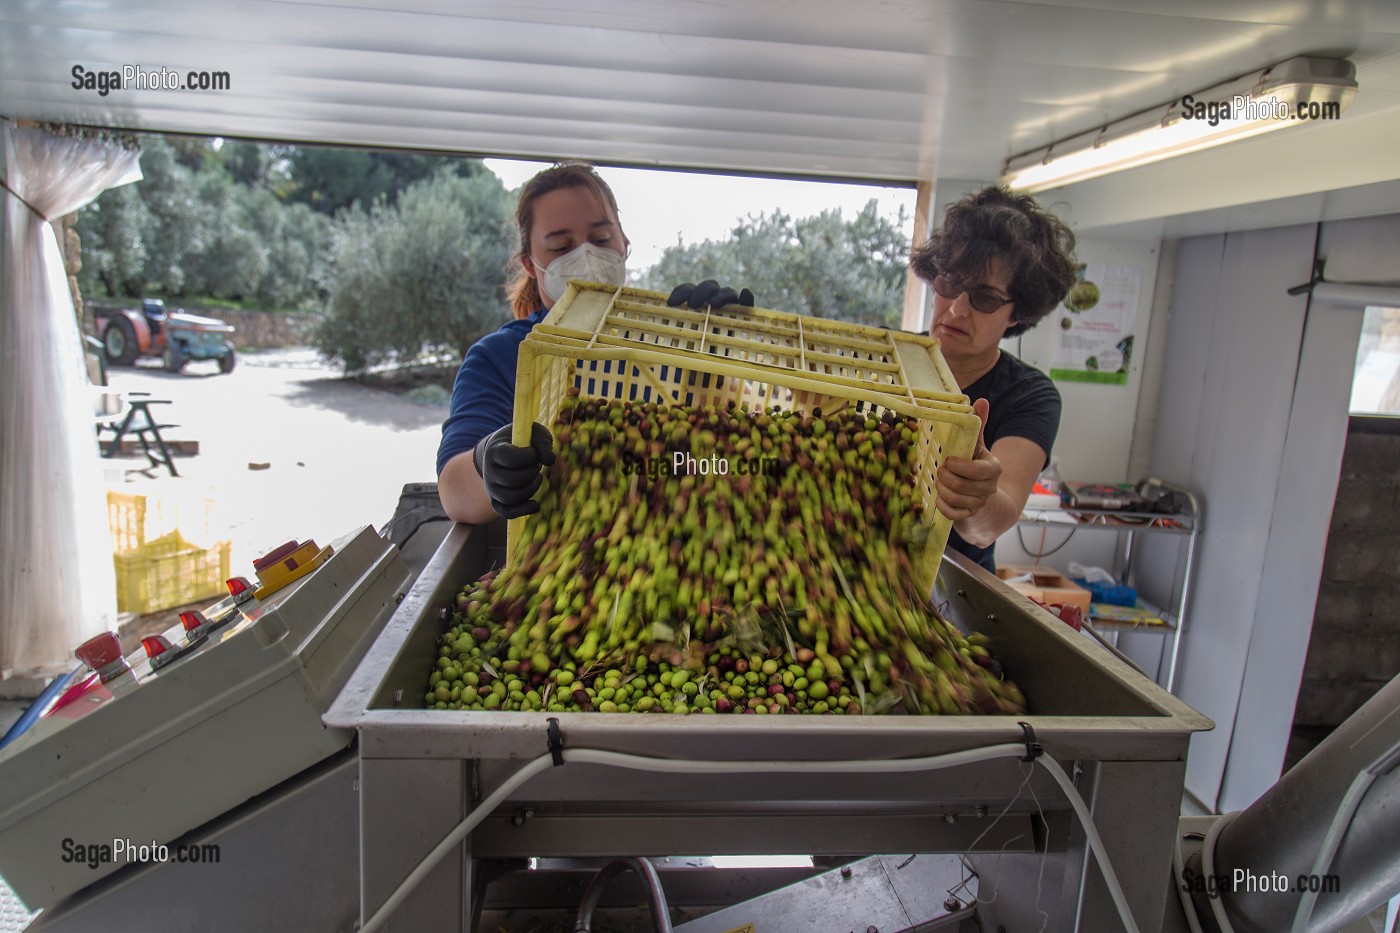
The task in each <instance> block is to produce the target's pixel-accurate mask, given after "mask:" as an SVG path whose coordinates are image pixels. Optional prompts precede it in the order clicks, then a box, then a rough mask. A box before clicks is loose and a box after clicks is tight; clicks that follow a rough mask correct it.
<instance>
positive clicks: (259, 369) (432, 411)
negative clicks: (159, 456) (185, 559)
mask: <svg viewBox="0 0 1400 933" xmlns="http://www.w3.org/2000/svg"><path fill="white" fill-rule="evenodd" d="M108 382H109V384H110V387H111V388H112V389H114V390H116V391H122V392H131V391H141V392H149V393H151V396H152V397H153V398H157V399H169V400H170V404H168V405H160V406H156V412H157V413H158V415H159V417H160V419H161V420H162V421H163V422H166V423H172V424H176V425H178V427H173V428H169V429H167V430H166V431H164V432H163V434H164V436H165V437H166V439H167V440H194V441H198V442H199V454H198V455H197V456H193V457H177V458H176V459H175V465H176V468H177V469H178V470H179V471H180V475H179V476H178V477H172V476H170V475H169V474H168V473H167V472H166V471H165V470H164V469H163V468H162V469H157V470H151V471H149V476H148V475H144V474H143V473H141V472H139V471H138V470H137V469H136V468H137V467H144V466H146V461H145V459H144V458H137V459H131V458H118V459H112V460H108V461H105V463H106V464H107V466H108V470H107V480H108V487H109V488H110V489H115V490H118V491H121V492H127V493H138V494H141V495H144V496H146V497H147V513H148V531H149V534H151V535H158V534H161V533H163V532H165V531H168V530H170V529H171V528H173V527H179V528H180V530H181V532H182V533H183V534H184V535H185V537H186V538H188V539H190V540H191V541H193V542H195V543H197V544H202V545H208V544H212V543H213V542H214V541H219V540H229V541H232V543H233V547H232V568H233V573H234V574H237V575H244V576H249V577H251V576H252V561H253V559H254V558H255V557H258V556H259V555H261V554H263V553H266V552H267V551H269V550H271V549H272V548H274V547H276V546H277V545H279V544H281V543H282V542H284V541H286V540H288V539H290V538H297V539H298V540H305V539H307V538H314V539H315V540H316V541H317V543H319V544H326V543H329V542H330V541H331V540H333V539H335V538H338V537H341V536H342V535H344V534H347V533H349V532H351V531H353V530H355V529H356V528H358V527H360V526H362V525H373V526H375V527H376V528H379V527H382V526H383V525H384V524H385V523H386V522H388V520H389V519H390V517H392V515H393V513H394V507H395V505H396V504H397V502H398V499H399V493H400V491H401V490H402V488H403V486H404V484H405V483H411V482H425V481H432V480H434V479H436V476H435V475H434V464H435V457H436V454H437V445H438V438H439V436H440V430H441V424H442V420H443V418H444V417H446V409H445V408H442V407H437V406H432V405H423V404H415V403H414V402H413V401H412V400H410V399H409V398H407V397H405V396H403V395H398V394H395V393H393V392H389V391H386V390H383V389H375V388H369V387H366V386H362V385H359V384H357V383H354V382H348V381H344V380H341V379H339V378H338V377H337V374H336V371H335V370H333V369H332V368H330V367H328V366H326V365H325V364H323V363H322V362H320V359H319V357H318V356H317V355H316V353H315V352H314V351H312V350H308V349H302V348H289V349H283V350H264V351H250V352H248V353H246V354H242V355H240V357H239V360H238V365H237V367H236V368H235V369H234V371H233V372H231V373H229V374H227V375H224V374H221V373H220V372H219V370H218V366H217V364H216V363H215V362H213V361H200V362H194V363H191V364H189V366H188V367H187V368H186V370H185V371H184V372H183V373H178V374H175V373H167V372H165V371H164V370H163V369H160V368H158V365H157V364H156V361H151V362H149V363H148V362H146V361H142V364H141V365H139V366H137V367H136V368H134V369H133V368H118V367H114V368H112V369H111V370H109V373H108Z"/></svg>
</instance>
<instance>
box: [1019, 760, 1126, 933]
mask: <svg viewBox="0 0 1400 933" xmlns="http://www.w3.org/2000/svg"><path fill="white" fill-rule="evenodd" d="M1035 761H1036V764H1038V765H1041V766H1042V767H1044V768H1045V770H1047V771H1049V772H1050V776H1051V777H1053V778H1054V779H1055V780H1056V781H1057V782H1058V783H1059V785H1060V787H1061V788H1062V789H1063V790H1064V792H1065V796H1067V797H1068V798H1069V805H1070V806H1071V807H1074V812H1075V813H1077V814H1078V815H1079V822H1080V823H1082V824H1083V826H1084V833H1085V835H1087V836H1088V837H1089V848H1091V849H1092V850H1093V851H1094V857H1095V858H1097V859H1098V860H1099V871H1100V872H1102V873H1103V880H1104V882H1105V883H1106V884H1107V885H1108V893H1109V894H1111V895H1112V896H1113V905H1114V906H1115V907H1117V908H1118V916H1119V917H1120V918H1121V919H1122V921H1123V929H1124V930H1126V931H1127V933H1138V925H1137V921H1135V920H1134V919H1133V914H1132V911H1130V910H1129V909H1128V898H1127V896H1126V895H1125V894H1124V893H1123V886H1122V885H1120V884H1119V883H1118V875H1117V873H1116V872H1114V870H1113V864H1112V863H1111V862H1109V860H1108V850H1107V849H1105V848H1104V847H1103V839H1101V838H1099V830H1098V827H1097V826H1095V825H1094V818H1093V817H1092V816H1090V815H1089V806H1088V804H1086V803H1085V802H1084V798H1083V797H1081V796H1079V791H1077V790H1075V787H1074V782H1073V781H1071V780H1070V779H1069V775H1068V774H1065V769H1064V768H1061V767H1060V763H1059V762H1058V761H1056V760H1055V759H1053V758H1051V757H1050V756H1049V755H1041V756H1040V757H1039V758H1037V759H1036V760H1035Z"/></svg>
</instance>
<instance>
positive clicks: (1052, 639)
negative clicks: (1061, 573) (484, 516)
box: [325, 524, 1212, 931]
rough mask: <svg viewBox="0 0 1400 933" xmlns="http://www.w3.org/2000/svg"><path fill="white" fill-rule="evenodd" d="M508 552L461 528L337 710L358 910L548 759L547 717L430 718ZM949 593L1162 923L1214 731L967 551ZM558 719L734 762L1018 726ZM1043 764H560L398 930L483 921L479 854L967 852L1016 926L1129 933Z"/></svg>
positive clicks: (581, 738) (947, 607)
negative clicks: (444, 635) (1167, 881)
mask: <svg viewBox="0 0 1400 933" xmlns="http://www.w3.org/2000/svg"><path fill="white" fill-rule="evenodd" d="M504 544H505V537H504V529H503V527H502V526H500V525H499V524H498V525H493V526H489V527H486V528H470V527H468V526H464V525H458V526H456V527H455V528H454V529H453V530H452V531H451V532H450V533H449V534H448V536H447V538H446V539H445V540H444V541H443V543H442V545H441V547H440V548H439V549H438V551H437V553H436V554H435V555H434V557H433V558H432V560H431V561H430V562H429V564H428V565H427V567H425V568H424V570H423V572H422V574H421V575H420V576H419V578H418V580H417V582H416V583H415V585H414V586H413V588H412V589H411V590H410V592H409V593H408V595H407V596H406V597H405V599H404V601H403V603H402V604H401V605H400V607H399V609H398V611H397V612H396V613H395V615H394V617H393V618H392V619H391V620H390V621H389V624H388V625H387V626H386V627H385V629H384V631H383V632H382V634H381V635H380V637H379V639H378V640H377V641H376V643H375V644H374V645H373V646H372V647H371V648H370V650H369V652H368V653H367V655H366V656H365V659H364V660H363V662H362V663H361V664H360V666H359V668H358V669H357V670H356V672H355V673H354V674H353V675H352V677H351V679H350V681H349V682H348V683H347V685H346V688H345V690H344V691H343V692H342V693H341V695H340V696H339V697H338V698H337V700H336V702H335V704H334V705H333V706H332V708H331V710H330V712H329V713H327V715H326V717H325V722H326V724H327V725H329V726H332V727H335V728H354V729H357V730H358V731H359V737H360V739H359V742H360V744H359V747H360V794H361V797H360V801H361V820H360V826H361V831H360V897H361V911H362V918H361V919H362V920H364V919H367V918H368V917H370V916H372V915H373V914H374V912H375V911H376V910H377V908H378V907H379V906H380V905H382V904H383V903H384V902H385V900H386V899H387V898H388V896H389V895H390V894H391V893H392V891H393V890H394V889H395V888H396V887H397V886H398V884H399V883H400V882H401V881H402V880H403V879H404V878H405V877H406V876H407V875H408V873H409V872H410V871H411V870H412V869H413V868H415V867H416V866H417V865H418V864H419V862H420V861H421V860H422V859H423V857H424V856H425V855H426V854H427V853H428V852H429V851H430V850H431V849H432V848H433V847H434V846H435V845H436V844H437V843H438V842H439V841H440V840H441V839H442V837H443V836H445V835H446V834H447V833H448V831H449V830H450V829H451V828H452V827H453V826H455V825H456V824H457V823H458V822H459V821H460V820H461V819H462V818H463V817H464V816H465V815H466V814H467V813H468V812H469V811H470V810H471V808H472V807H473V806H475V804H476V803H477V802H478V801H479V800H481V799H482V797H483V796H484V795H485V794H486V793H489V792H490V791H491V790H492V789H494V788H495V787H497V786H499V785H500V783H501V782H502V781H503V780H504V779H506V778H507V777H508V776H509V775H510V774H512V773H514V772H515V771H516V770H518V769H519V768H520V767H521V766H522V764H523V763H524V762H525V761H528V760H530V759H533V758H535V757H536V756H538V755H540V754H542V753H543V752H545V751H546V748H547V740H546V728H547V725H546V723H547V719H548V716H547V715H546V714H542V713H526V712H498V711H486V712H468V711H452V710H427V709H423V708H422V699H421V698H422V694H423V690H424V678H425V677H426V672H427V671H428V670H429V668H430V666H431V664H432V660H433V658H434V657H435V656H436V648H437V639H438V635H439V633H440V632H441V631H442V630H443V628H444V621H445V619H446V618H447V617H448V615H449V613H450V609H449V607H450V606H451V605H452V604H453V600H454V598H455V596H456V594H457V592H458V591H459V590H460V588H461V587H462V585H463V584H465V583H466V582H468V581H469V580H472V579H475V578H476V577H477V576H479V575H480V574H482V573H484V572H486V571H487V570H488V569H490V568H491V567H493V566H498V565H499V564H501V563H502V562H503V560H504V555H505V551H504ZM936 596H937V598H938V599H940V600H941V601H943V602H944V606H943V609H944V612H945V614H946V615H947V616H948V617H949V618H951V619H952V620H953V621H954V622H956V623H957V624H959V625H960V626H963V627H964V628H976V629H978V630H980V631H983V632H986V633H987V634H988V635H989V636H990V637H991V638H992V640H993V645H994V649H995V650H996V651H997V653H998V656H999V657H1000V658H1001V659H1002V661H1003V663H1004V664H1005V666H1006V668H1007V670H1008V671H1009V672H1011V673H1012V674H1013V675H1014V676H1015V678H1016V680H1017V682H1018V683H1019V684H1020V685H1021V687H1022V689H1023V690H1024V692H1025V693H1026V695H1027V697H1028V698H1029V699H1030V702H1031V704H1032V708H1033V709H1034V710H1036V712H1035V714H1034V715H1030V716H1026V717H1020V719H1021V720H1023V721H1025V722H1028V723H1030V724H1031V725H1032V726H1033V728H1034V730H1035V735H1036V737H1037V739H1038V740H1039V741H1040V742H1041V743H1043V745H1044V749H1045V753H1046V754H1048V755H1052V756H1054V757H1055V758H1056V759H1057V760H1059V761H1060V762H1061V763H1062V764H1063V765H1064V766H1065V767H1066V769H1067V770H1072V772H1073V773H1074V775H1075V776H1076V780H1077V783H1078V789H1079V791H1080V793H1081V794H1082V796H1084V798H1085V799H1086V800H1087V801H1088V802H1089V805H1090V807H1091V810H1092V813H1093V816H1094V819H1095V822H1096V823H1097V824H1098V827H1099V831H1100V833H1101V835H1102V836H1103V841H1104V844H1105V846H1106V848H1107V851H1108V852H1109V854H1110V858H1111V859H1112V860H1113V861H1114V862H1115V864H1117V865H1118V866H1120V867H1126V866H1129V865H1131V866H1132V868H1133V871H1131V872H1127V873H1125V874H1124V875H1123V876H1122V883H1123V887H1124V890H1125V893H1126V896H1127V900H1128V903H1129V905H1130V907H1131V909H1132V912H1133V914H1134V916H1135V917H1136V918H1137V919H1138V921H1139V923H1140V924H1141V925H1142V928H1143V929H1144V930H1150V929H1156V927H1157V925H1158V924H1159V923H1160V918H1161V917H1162V914H1163V908H1164V899H1165V897H1166V895H1167V888H1166V887H1165V886H1164V885H1163V884H1162V879H1163V878H1166V877H1169V873H1170V870H1171V857H1172V839H1173V834H1174V832H1175V830H1176V823H1177V815H1178V812H1179V807H1180V800H1181V792H1182V786H1183V781H1184V777H1185V759H1186V753H1187V747H1188V743H1189V739H1190V735H1191V733H1193V732H1196V731H1200V730H1204V729H1208V728H1210V727H1211V725H1212V724H1211V722H1210V721H1209V720H1208V719H1206V718H1205V717H1204V716H1202V715H1200V714H1199V713H1197V712H1196V711H1194V710H1192V709H1191V708H1190V707H1188V706H1186V705H1185V704H1184V703H1182V702H1181V701H1180V700H1178V699H1177V698H1175V697H1173V696H1172V695H1171V694H1169V693H1167V692H1166V691H1164V690H1162V689H1161V688H1160V687H1158V686H1157V685H1156V684H1153V683H1152V682H1151V681H1149V680H1148V679H1147V678H1145V677H1143V676H1142V675H1140V674H1138V673H1137V672H1135V671H1133V670H1132V669H1131V668H1129V667H1128V666H1127V665H1125V664H1123V663H1122V662H1121V661H1119V660H1117V659H1116V658H1113V657H1112V656H1111V655H1109V654H1108V653H1107V652H1105V651H1104V650H1103V649H1102V648H1100V647H1099V646H1097V645H1095V644H1093V643H1092V642H1090V641H1089V640H1087V639H1085V638H1084V637H1083V636H1082V635H1079V634H1077V633H1075V632H1074V631H1072V630H1071V629H1070V628H1068V627H1067V626H1065V625H1063V624H1062V623H1060V622H1059V621H1058V620H1056V619H1054V618H1053V617H1051V616H1049V615H1048V614H1046V613H1044V612H1043V611H1041V610H1039V609H1037V608H1036V607H1035V606H1034V604H1032V603H1030V602H1029V601H1028V600H1026V599H1024V598H1023V597H1021V596H1019V595H1018V594H1016V593H1015V592H1014V591H1012V590H1011V589H1010V588H1008V587H1006V586H1005V585H1004V584H1002V583H1001V582H1000V581H998V580H996V579H995V578H994V577H992V576H991V575H990V574H987V573H986V572H985V571H983V570H981V569H980V568H977V567H975V566H974V565H972V564H970V563H968V562H965V561H963V560H962V559H961V558H960V557H957V556H954V555H949V556H946V557H945V558H944V561H943V564H942V567H941V570H940V575H939V587H938V590H937V594H936ZM557 719H558V720H559V724H560V727H561V729H562V733H563V736H564V742H565V744H566V746H567V747H571V748H594V749H604V750H609V751H618V752H626V753H631V754H637V755H648V756H657V757H667V758H679V759H705V760H720V761H741V760H771V759H775V758H780V759H784V760H794V761H796V760H801V761H807V760H848V759H876V758H903V757H913V756H923V755H936V754H941V753H946V752H953V751H958V750H963V749H970V748H977V747H982V746H987V745H996V744H1004V743H1007V742H1013V741H1020V740H1021V739H1022V736H1023V732H1022V729H1021V728H1020V727H1019V726H1018V725H1017V721H1018V718H1017V717H1006V716H975V717H971V716H970V717H915V716H881V717H827V716H811V717H801V716H782V717H742V718H735V717H721V716H700V715H693V716H684V717H683V716H665V715H658V716H653V715H619V716H610V715H606V714H598V713H563V714H558V715H557ZM1029 767H1030V766H1028V765H1022V764H1019V763H1018V762H1016V761H1014V760H1009V759H1008V760H1003V761H994V762H987V763H984V764H979V765H969V766H961V767H958V768H955V769H952V770H947V771H939V772H937V773H935V774H860V775H851V774H831V773H812V774H810V775H808V774H787V775H774V776H772V777H771V778H769V777H762V778H760V777H758V776H754V775H749V776H743V777H740V776H736V777H735V778H733V779H731V780H722V779H720V780H717V779H716V778H715V777H713V776H708V775H697V776H695V777H694V778H690V777H687V776H686V775H666V776H664V777H662V776H658V775H648V774H642V773H640V772H633V771H627V770H622V769H616V768H609V767H603V766H599V765H588V764H578V763H575V764H566V765H565V766H564V767H562V768H556V769H553V770H551V771H548V772H546V773H544V774H541V775H540V776H539V777H537V778H536V779H535V780H533V781H532V782H531V783H529V784H527V785H525V786H524V787H522V788H521V790H520V792H519V793H518V794H517V795H516V796H515V797H513V798H512V799H511V800H510V801H509V802H508V803H507V804H506V805H505V806H502V807H501V808H499V809H498V810H497V812H495V813H493V814H492V815H491V816H490V817H488V818H487V819H486V820H485V822H484V823H482V824H481V826H479V827H478V828H477V829H476V831H475V832H474V833H473V834H472V835H471V836H469V837H468V838H467V839H466V841H465V842H464V843H463V844H462V845H461V846H459V847H457V849H456V850H454V851H453V852H452V853H451V854H450V855H449V856H448V857H447V858H446V859H444V860H443V861H442V862H441V863H439V864H438V866H437V867H436V868H435V869H434V870H433V871H432V872H431V873H430V874H429V875H428V876H427V877H426V878H425V879H424V881H423V882H422V883H421V884H420V886H419V887H418V888H417V890H416V891H415V892H414V893H413V895H412V896H411V897H410V898H409V899H408V900H407V901H405V903H404V904H403V905H402V906H401V907H400V908H399V910H398V911H397V912H396V913H395V915H394V916H393V917H392V918H391V919H390V922H389V923H388V924H387V925H386V926H385V927H384V929H390V930H396V931H398V930H405V931H406V930H411V929H424V928H427V929H435V930H465V929H468V927H469V920H468V918H469V917H470V916H471V913H472V907H473V902H474V898H475V897H477V896H479V894H480V892H479V891H477V890H476V887H477V885H476V884H475V883H474V879H475V877H476V873H475V872H474V871H473V868H474V863H475V862H476V860H480V859H488V858H522V857H550V856H560V857H563V856H567V857H589V856H615V855H647V856H653V855H656V856H664V855H674V854H696V853H712V854H791V853H792V852H802V853H809V854H851V853H875V852H927V853H935V852H962V851H971V852H973V853H991V854H993V855H994V856H995V857H994V858H986V859H983V860H978V859H975V858H974V859H971V860H970V861H972V863H973V864H974V865H977V866H978V870H979V872H980V873H981V874H982V885H983V887H984V889H985V888H986V885H987V884H988V880H989V879H990V878H993V877H995V876H996V875H997V874H998V872H1004V873H1009V874H1008V878H1004V879H1002V881H1001V883H1000V889H1001V890H1002V892H1003V896H1002V898H1001V899H1000V900H999V902H998V907H999V909H1000V916H1001V917H1002V918H1003V919H1002V922H1006V923H1008V928H1011V929H1014V928H1016V927H1015V926H1012V925H1011V924H1012V923H1013V922H1014V920H1013V919H1012V918H1013V917H1017V916H1024V917H1025V918H1026V920H1027V921H1028V922H1031V921H1032V920H1033V922H1034V925H1035V927H1037V928H1038V927H1039V926H1040V921H1039V916H1038V914H1037V913H1036V910H1037V909H1045V910H1046V911H1048V912H1049V913H1050V915H1051V923H1050V925H1049V926H1048V927H1047V929H1049V930H1061V931H1068V930H1072V929H1083V930H1094V931H1099V930H1112V929H1117V928H1118V927H1119V926H1120V923H1119V919H1118V916H1117V913H1116V911H1115V909H1114V907H1113V904H1112V901H1111V899H1110V896H1109V893H1108V890H1107V888H1106V886H1105V885H1104V882H1103V880H1102V878H1101V876H1100V873H1099V870H1098V868H1097V867H1094V866H1092V865H1091V864H1090V862H1091V859H1090V858H1089V857H1088V854H1087V853H1088V849H1087V845H1086V843H1085V835H1084V832H1083V829H1082V827H1080V826H1079V825H1078V823H1077V821H1076V820H1075V819H1074V816H1073V813H1072V812H1071V811H1070V809H1069V803H1068V800H1067V798H1066V797H1065V795H1064V794H1063V792H1061V791H1060V789H1059V787H1058V786H1057V785H1056V784H1055V783H1054V782H1053V781H1052V780H1051V779H1050V778H1049V776H1048V775H1046V774H1045V773H1043V772H1042V771H1041V770H1040V769H1038V768H1037V769H1035V771H1034V772H1033V773H1030V774H1029V777H1028V776H1027V773H1026V772H1025V771H1023V770H1022V769H1024V768H1029ZM1031 790H1033V791H1034V797H1032V796H1031V794H1030V793H1029V791H1031ZM1003 810H1006V813H1005V816H1004V817H1003V818H1002V819H1001V820H1000V821H999V822H997V824H996V825H995V827H993V828H992V829H991V831H989V832H985V833H984V832H983V830H986V829H987V828H988V826H989V824H990V822H991V821H990V819H989V816H995V815H996V814H998V813H1001V812H1002V811H1003ZM1037 872H1043V875H1041V876H1040V877H1039V880H1040V884H1039V885H1037V883H1036V882H1037V878H1038V875H1037ZM1010 875H1015V876H1017V877H1024V878H1027V879H1028V880H1029V882H1030V883H1029V884H1028V885H1017V884H1015V883H1014V882H1013V881H1011V880H1009V877H1010ZM1037 888H1039V891H1040V895H1041V896H1040V897H1039V898H1038V902H1037V898H1036V897H1035V895H1036V894H1037ZM1011 889H1015V890H1014V891H1013V890H1011ZM1022 901H1024V902H1025V903H1024V904H1022ZM1023 911H1024V913H1022V912H1023Z"/></svg>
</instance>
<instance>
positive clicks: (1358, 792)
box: [1292, 745, 1400, 933]
mask: <svg viewBox="0 0 1400 933" xmlns="http://www.w3.org/2000/svg"><path fill="white" fill-rule="evenodd" d="M1397 765H1400V745H1395V746H1392V747H1391V748H1390V749H1389V750H1388V751H1387V752H1386V753H1385V754H1383V755H1381V756H1380V757H1378V758H1377V759H1376V760H1375V761H1374V762H1372V763H1371V766H1370V767H1368V768H1366V769H1365V770H1363V771H1360V772H1358V773H1357V775H1356V777H1355V778H1353V779H1352V782H1351V786H1350V787H1348V788H1347V792H1346V794H1345V795H1344V796H1343V797H1342V802H1341V804H1340V805H1339V806H1338V807H1337V812H1336V813H1335V814H1333V816H1332V823H1331V824H1330V825H1329V826H1328V827H1327V835H1326V836H1324V837H1323V839H1322V848H1321V849H1319V850H1318V852H1317V859H1316V860H1315V861H1314V862H1313V870H1312V877H1313V878H1321V877H1322V876H1323V875H1325V874H1326V873H1327V870H1328V869H1329V868H1331V867H1332V858H1333V857H1334V856H1335V855H1336V854H1337V849H1338V847H1339V846H1341V844H1342V839H1343V837H1345V836H1346V832H1347V830H1348V829H1350V828H1351V821H1352V818H1353V817H1354V816H1355V815H1356V808H1357V807H1359V806H1360V805H1361V798H1362V797H1365V796H1366V791H1368V790H1370V789H1371V785H1372V784H1374V783H1375V781H1376V778H1378V777H1380V776H1381V775H1383V774H1388V773H1390V771H1391V770H1392V769H1393V768H1395V767H1396V766H1397ZM1317 894H1318V892H1317V891H1316V890H1315V889H1314V887H1312V886H1309V887H1308V889H1307V890H1306V891H1304V892H1303V896H1302V898H1301V899H1300V900H1299V901H1298V913H1297V914H1295V915H1294V917H1293V928H1292V933H1306V931H1307V929H1308V922H1309V921H1310V920H1311V919H1312V912H1313V906H1314V905H1315V904H1316V903H1317Z"/></svg>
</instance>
